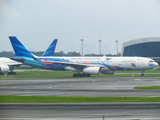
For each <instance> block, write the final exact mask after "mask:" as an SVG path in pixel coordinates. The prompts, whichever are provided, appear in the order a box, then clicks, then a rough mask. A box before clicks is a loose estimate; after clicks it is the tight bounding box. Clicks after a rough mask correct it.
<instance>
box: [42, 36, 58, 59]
mask: <svg viewBox="0 0 160 120" xmlns="http://www.w3.org/2000/svg"><path fill="white" fill-rule="evenodd" d="M57 41H58V39H54V41H53V42H52V43H51V44H50V46H49V47H48V49H47V50H46V51H45V52H44V53H43V55H42V57H47V56H53V55H54V51H55V49H56V44H57Z"/></svg>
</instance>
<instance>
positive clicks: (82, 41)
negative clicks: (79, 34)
mask: <svg viewBox="0 0 160 120" xmlns="http://www.w3.org/2000/svg"><path fill="white" fill-rule="evenodd" d="M81 42H82V56H83V39H81Z"/></svg>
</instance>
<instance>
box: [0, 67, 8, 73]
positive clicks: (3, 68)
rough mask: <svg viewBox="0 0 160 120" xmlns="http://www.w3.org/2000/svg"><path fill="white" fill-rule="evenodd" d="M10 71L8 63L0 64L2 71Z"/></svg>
mask: <svg viewBox="0 0 160 120" xmlns="http://www.w3.org/2000/svg"><path fill="white" fill-rule="evenodd" d="M8 71H9V66H8V65H0V73H5V72H8Z"/></svg>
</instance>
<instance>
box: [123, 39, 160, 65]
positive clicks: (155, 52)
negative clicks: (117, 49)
mask: <svg viewBox="0 0 160 120" xmlns="http://www.w3.org/2000/svg"><path fill="white" fill-rule="evenodd" d="M121 53H122V56H141V57H149V58H152V59H154V60H155V61H157V62H159V63H160V37H148V38H141V39H135V40H131V41H128V42H124V43H123V46H122V52H121Z"/></svg>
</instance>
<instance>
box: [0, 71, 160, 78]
mask: <svg viewBox="0 0 160 120" xmlns="http://www.w3.org/2000/svg"><path fill="white" fill-rule="evenodd" d="M116 73H118V74H114V75H104V74H102V75H92V77H133V76H134V77H140V74H141V71H124V72H122V71H116ZM144 73H145V76H159V77H160V70H146V71H145V72H144ZM152 73H153V74H152ZM72 76H73V72H71V71H44V70H43V71H42V70H41V69H34V70H32V69H30V70H25V71H16V75H7V74H4V75H0V79H1V80H2V79H10V78H12V79H18V78H17V77H19V79H21V77H26V78H23V79H33V78H34V79H36V77H38V78H37V79H43V77H47V78H46V79H50V78H51V77H52V78H53V77H72ZM14 77H15V78H14ZM39 77H41V78H39ZM56 79H57V78H56ZM83 79H84V78H83Z"/></svg>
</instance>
